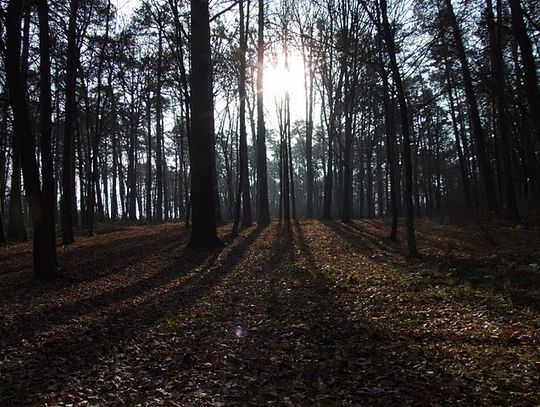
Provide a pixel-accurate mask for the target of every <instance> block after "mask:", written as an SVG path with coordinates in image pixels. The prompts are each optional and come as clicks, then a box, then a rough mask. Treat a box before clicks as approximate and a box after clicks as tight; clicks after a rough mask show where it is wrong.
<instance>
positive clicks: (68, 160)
mask: <svg viewBox="0 0 540 407" xmlns="http://www.w3.org/2000/svg"><path fill="white" fill-rule="evenodd" d="M78 8H79V0H71V1H70V7H69V25H68V35H67V37H68V48H67V62H66V103H65V106H66V107H65V109H66V112H65V124H64V150H63V154H62V204H61V205H60V210H61V221H62V222H61V223H62V241H63V243H64V244H71V243H73V242H74V241H75V239H74V237H73V206H74V202H75V190H74V189H73V185H74V184H75V180H74V179H72V178H74V174H75V172H74V160H75V147H74V146H75V143H74V140H73V139H74V135H75V127H76V121H77V102H76V95H75V92H76V86H77V66H78V65H79V64H78V62H77V59H78V55H79V52H78V49H77V31H76V30H77V11H78ZM79 159H80V158H79ZM81 198H82V196H81Z"/></svg>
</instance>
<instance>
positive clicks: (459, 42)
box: [445, 0, 497, 210]
mask: <svg viewBox="0 0 540 407" xmlns="http://www.w3.org/2000/svg"><path fill="white" fill-rule="evenodd" d="M445 1H446V9H447V13H448V18H449V19H450V25H451V26H452V32H453V35H454V42H455V45H456V51H457V57H458V59H459V61H460V63H461V71H462V74H463V86H464V88H465V97H466V98H467V104H468V108H469V116H470V122H471V128H472V133H473V136H474V138H475V140H476V152H477V155H478V163H479V165H480V171H481V173H482V174H481V175H482V179H483V181H484V187H485V190H486V201H487V205H488V208H489V209H490V210H495V209H497V197H496V192H495V183H494V181H493V176H492V173H491V169H490V165H489V160H488V156H487V152H486V143H485V137H484V130H483V128H482V121H481V120H480V113H479V112H478V102H477V100H476V95H475V93H474V87H473V83H472V77H471V71H470V69H469V62H468V61H467V55H466V54H465V47H464V45H463V39H462V37H461V31H460V28H459V24H458V22H457V19H456V15H455V13H454V8H453V7H452V1H451V0H445Z"/></svg>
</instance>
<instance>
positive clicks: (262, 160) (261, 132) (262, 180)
mask: <svg viewBox="0 0 540 407" xmlns="http://www.w3.org/2000/svg"><path fill="white" fill-rule="evenodd" d="M263 76H264V0H259V17H258V39H257V205H258V206H259V210H258V214H259V218H258V223H259V224H260V225H261V224H267V223H269V222H270V210H269V205H268V174H267V163H266V128H265V124H264V89H263Z"/></svg>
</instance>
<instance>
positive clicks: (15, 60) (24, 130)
mask: <svg viewBox="0 0 540 407" xmlns="http://www.w3.org/2000/svg"><path fill="white" fill-rule="evenodd" d="M23 6H24V4H23V2H21V1H19V0H11V1H10V2H9V4H8V8H7V13H6V39H7V41H6V44H7V47H6V50H5V62H6V63H5V66H6V80H7V84H8V88H9V96H10V102H11V107H12V110H13V129H14V137H15V143H16V144H17V146H18V147H19V148H20V152H21V166H22V169H23V177H24V187H25V191H26V196H27V199H28V204H29V208H30V216H31V219H32V228H33V251H32V257H33V269H34V277H35V278H38V279H50V278H54V277H57V276H58V271H57V268H56V252H55V251H56V249H55V245H54V244H53V243H52V242H51V235H50V230H51V222H52V218H51V214H50V213H49V210H48V206H47V203H46V202H45V199H44V197H43V194H42V191H41V187H40V182H39V169H38V164H37V160H36V156H35V151H36V149H35V143H34V137H33V134H32V129H31V127H30V123H31V121H30V112H29V109H28V104H27V101H26V96H25V95H26V89H25V83H24V80H23V75H22V72H21V69H20V50H21V48H20V47H21V30H20V28H21V18H22V13H23Z"/></svg>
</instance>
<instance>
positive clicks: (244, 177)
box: [238, 0, 252, 227]
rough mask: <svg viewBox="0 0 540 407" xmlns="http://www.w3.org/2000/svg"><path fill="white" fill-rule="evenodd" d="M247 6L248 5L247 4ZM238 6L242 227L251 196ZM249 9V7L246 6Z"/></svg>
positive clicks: (242, 29)
mask: <svg viewBox="0 0 540 407" xmlns="http://www.w3.org/2000/svg"><path fill="white" fill-rule="evenodd" d="M248 4H249V3H248ZM239 5H240V78H239V84H238V89H239V93H240V95H239V96H240V165H239V171H240V185H241V188H240V189H241V191H242V226H243V227H248V226H250V225H251V222H252V217H251V196H250V188H249V168H248V151H247V134H246V47H247V33H246V21H245V16H244V1H243V0H240V1H239ZM248 7H249V6H248Z"/></svg>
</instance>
